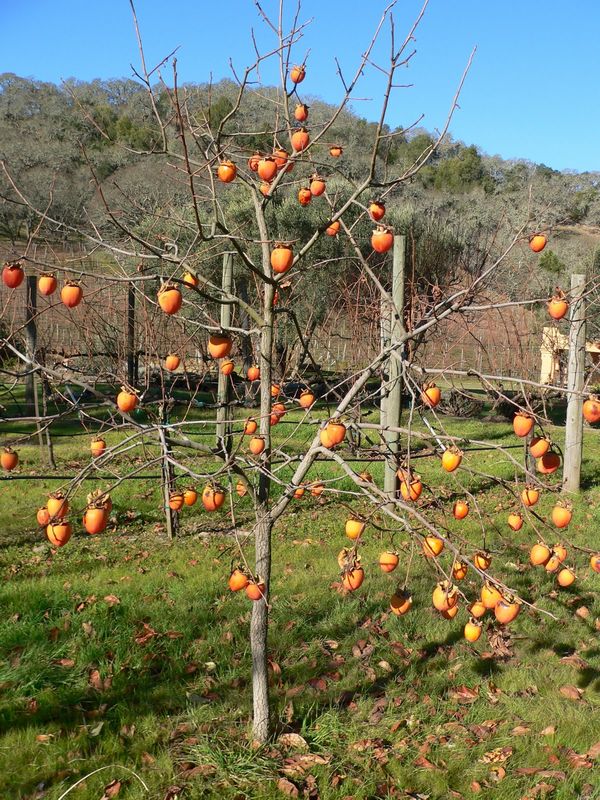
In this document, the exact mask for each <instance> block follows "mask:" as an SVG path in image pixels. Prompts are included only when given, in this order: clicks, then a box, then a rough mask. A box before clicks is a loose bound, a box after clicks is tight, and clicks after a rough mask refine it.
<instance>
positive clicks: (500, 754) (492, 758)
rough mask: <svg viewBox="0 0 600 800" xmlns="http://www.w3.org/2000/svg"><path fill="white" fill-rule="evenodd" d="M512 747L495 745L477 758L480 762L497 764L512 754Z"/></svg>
mask: <svg viewBox="0 0 600 800" xmlns="http://www.w3.org/2000/svg"><path fill="white" fill-rule="evenodd" d="M513 752H514V750H513V748H512V747H509V746H505V747H496V748H494V750H490V751H489V753H484V754H483V755H482V756H481V758H480V759H479V761H480V763H482V764H498V763H500V762H502V761H507V760H508V759H509V758H510V757H511V756H512V754H513Z"/></svg>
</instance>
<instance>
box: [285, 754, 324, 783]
mask: <svg viewBox="0 0 600 800" xmlns="http://www.w3.org/2000/svg"><path fill="white" fill-rule="evenodd" d="M330 760H331V759H330V758H329V756H320V755H317V754H316V753H298V755H295V756H290V757H289V758H286V759H284V761H283V766H282V768H281V771H282V772H283V774H284V775H287V776H288V777H290V778H304V777H305V776H306V775H308V773H309V772H310V771H311V769H313V767H315V766H323V765H325V764H329V762H330Z"/></svg>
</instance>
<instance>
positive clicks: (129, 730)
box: [119, 722, 135, 739]
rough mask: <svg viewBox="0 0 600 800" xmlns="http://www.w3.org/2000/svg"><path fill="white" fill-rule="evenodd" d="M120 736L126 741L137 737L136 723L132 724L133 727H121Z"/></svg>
mask: <svg viewBox="0 0 600 800" xmlns="http://www.w3.org/2000/svg"><path fill="white" fill-rule="evenodd" d="M119 734H120V735H121V736H122V737H123V738H124V739H133V737H134V736H135V723H134V722H132V723H131V725H121V730H120V731H119Z"/></svg>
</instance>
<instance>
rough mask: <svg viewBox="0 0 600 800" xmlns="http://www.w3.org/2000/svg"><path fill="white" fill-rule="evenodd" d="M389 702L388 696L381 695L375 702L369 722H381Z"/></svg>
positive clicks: (375, 723)
mask: <svg viewBox="0 0 600 800" xmlns="http://www.w3.org/2000/svg"><path fill="white" fill-rule="evenodd" d="M387 704H388V701H387V698H386V697H380V698H379V699H378V700H376V701H375V703H374V704H373V710H372V711H371V713H370V715H369V722H370V723H371V725H377V723H378V722H381V720H382V718H383V714H384V712H385V709H386V708H387Z"/></svg>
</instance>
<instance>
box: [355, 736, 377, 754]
mask: <svg viewBox="0 0 600 800" xmlns="http://www.w3.org/2000/svg"><path fill="white" fill-rule="evenodd" d="M382 745H383V739H359V740H358V741H356V742H351V743H350V744H349V745H348V750H355V751H356V752H358V753H362V752H364V751H365V750H372V749H373V748H374V747H381V746H382Z"/></svg>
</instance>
